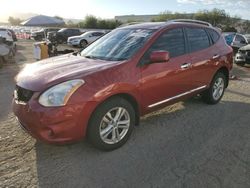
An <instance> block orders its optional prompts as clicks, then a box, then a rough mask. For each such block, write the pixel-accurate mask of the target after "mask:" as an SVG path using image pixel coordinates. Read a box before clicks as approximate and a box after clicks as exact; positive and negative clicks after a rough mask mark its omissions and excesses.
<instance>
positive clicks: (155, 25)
mask: <svg viewBox="0 0 250 188" xmlns="http://www.w3.org/2000/svg"><path fill="white" fill-rule="evenodd" d="M173 24H175V25H187V26H190V25H195V26H203V27H212V25H211V24H209V23H207V22H202V21H198V20H169V21H166V22H141V23H140V22H132V23H128V24H124V25H122V26H120V28H127V29H160V28H164V27H166V26H169V25H173Z"/></svg>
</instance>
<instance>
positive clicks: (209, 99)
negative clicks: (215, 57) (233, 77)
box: [201, 72, 226, 104]
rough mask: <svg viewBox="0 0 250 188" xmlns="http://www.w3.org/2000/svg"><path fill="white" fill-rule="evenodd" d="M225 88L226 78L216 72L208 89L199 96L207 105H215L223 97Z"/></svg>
mask: <svg viewBox="0 0 250 188" xmlns="http://www.w3.org/2000/svg"><path fill="white" fill-rule="evenodd" d="M225 88H226V76H225V74H223V73H222V72H217V73H216V75H215V76H214V78H213V80H212V82H211V84H210V88H209V89H208V90H206V91H204V92H203V93H202V94H201V96H202V99H203V101H204V102H206V103H207V104H217V103H218V102H219V101H220V100H221V98H222V97H223V94H224V91H225ZM216 91H217V92H216Z"/></svg>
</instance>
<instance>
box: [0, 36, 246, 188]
mask: <svg viewBox="0 0 250 188" xmlns="http://www.w3.org/2000/svg"><path fill="white" fill-rule="evenodd" d="M32 52H33V51H32V41H24V40H22V41H19V42H18V53H17V57H16V62H17V64H12V65H5V66H4V67H3V68H2V69H0V96H1V98H0V128H1V131H0V187H42V188H45V187H227V188H230V187H237V188H241V187H242V188H245V187H250V123H249V122H250V67H238V66H234V68H233V71H232V74H234V75H236V77H237V78H238V79H236V80H231V81H230V84H229V87H228V88H227V90H226V92H225V95H224V97H223V98H222V101H221V102H220V103H219V104H218V105H206V104H204V103H203V102H202V101H201V100H200V99H199V97H197V98H196V97H195V98H192V99H189V100H186V101H183V102H179V103H177V104H174V105H172V106H169V107H166V108H164V109H162V110H160V111H157V112H155V113H152V114H149V115H147V116H145V117H143V118H141V123H140V126H137V127H135V130H134V132H133V133H132V136H131V139H130V140H129V141H128V143H127V144H125V145H124V146H123V147H122V148H120V149H118V150H115V151H112V152H102V151H98V150H96V149H94V148H93V147H92V146H90V145H89V144H88V143H87V142H86V141H82V142H79V143H76V144H71V145H66V146H54V145H46V144H43V143H40V142H37V141H35V140H34V139H33V138H31V137H30V136H29V135H28V134H26V133H24V132H23V131H22V130H21V128H20V127H19V126H18V124H17V122H16V120H15V117H14V116H13V114H12V111H11V100H12V95H13V90H14V87H15V85H14V76H15V75H16V74H17V72H18V71H19V70H20V69H21V68H22V67H23V66H24V65H25V63H30V62H33V61H34V60H33V54H32Z"/></svg>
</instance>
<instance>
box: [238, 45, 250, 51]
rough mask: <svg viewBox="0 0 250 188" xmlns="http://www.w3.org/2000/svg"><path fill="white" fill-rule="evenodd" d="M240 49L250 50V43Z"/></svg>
mask: <svg viewBox="0 0 250 188" xmlns="http://www.w3.org/2000/svg"><path fill="white" fill-rule="evenodd" d="M240 50H244V51H245V50H250V44H248V45H246V46H243V47H241V48H240Z"/></svg>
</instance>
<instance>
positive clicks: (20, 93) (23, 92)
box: [14, 86, 33, 102]
mask: <svg viewBox="0 0 250 188" xmlns="http://www.w3.org/2000/svg"><path fill="white" fill-rule="evenodd" d="M32 95H33V91H30V90H28V89H24V88H22V87H19V86H16V90H15V96H14V97H15V100H17V101H20V102H28V101H29V100H30V99H31V97H32Z"/></svg>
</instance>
